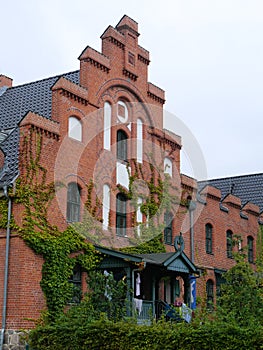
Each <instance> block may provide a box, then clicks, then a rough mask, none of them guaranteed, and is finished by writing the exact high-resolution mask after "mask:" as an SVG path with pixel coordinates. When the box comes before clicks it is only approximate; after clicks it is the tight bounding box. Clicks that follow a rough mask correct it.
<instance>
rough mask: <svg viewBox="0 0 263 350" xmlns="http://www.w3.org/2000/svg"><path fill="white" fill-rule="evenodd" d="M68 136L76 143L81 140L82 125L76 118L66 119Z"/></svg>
mask: <svg viewBox="0 0 263 350" xmlns="http://www.w3.org/2000/svg"><path fill="white" fill-rule="evenodd" d="M68 136H69V137H71V138H72V139H74V140H78V141H81V139H82V125H81V122H80V120H79V119H78V118H76V117H69V119H68Z"/></svg>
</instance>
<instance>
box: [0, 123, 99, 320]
mask: <svg viewBox="0 0 263 350" xmlns="http://www.w3.org/2000/svg"><path fill="white" fill-rule="evenodd" d="M23 144H24V145H23V146H24V147H23V150H24V152H23V154H22V155H21V163H22V166H21V168H22V173H23V175H24V176H23V177H21V178H20V179H19V180H18V181H17V183H16V189H15V191H14V193H10V196H12V197H13V201H14V202H15V203H16V204H17V205H21V208H24V212H23V220H22V225H21V226H18V225H15V224H14V223H13V226H12V227H13V228H16V230H17V232H18V233H19V234H20V236H21V237H22V238H23V239H24V241H25V242H26V243H27V245H28V246H29V247H30V248H31V249H32V250H33V251H34V252H35V253H36V254H39V255H41V256H42V257H43V258H44V263H43V266H42V280H41V283H40V285H41V288H42V290H43V292H44V295H45V298H46V303H47V308H48V311H47V313H46V317H45V319H48V320H49V321H54V320H55V319H56V318H57V317H58V315H60V314H61V313H62V312H63V310H64V308H65V306H66V304H67V303H68V302H69V301H70V300H71V299H72V296H73V292H74V290H73V289H74V288H73V284H72V283H70V282H69V278H70V276H71V275H72V271H73V268H74V266H75V265H76V264H79V265H80V266H82V267H83V269H85V270H87V271H89V270H90V269H93V268H94V267H95V265H96V264H97V262H98V260H99V257H98V255H97V254H96V253H95V250H94V247H93V246H92V245H91V244H89V243H87V242H86V241H85V237H84V236H82V235H81V234H80V233H79V232H77V231H76V230H74V229H73V228H72V227H68V228H67V229H66V230H65V231H64V232H60V231H59V230H58V228H57V227H56V226H54V225H51V224H50V223H49V221H48V219H47V210H48V206H49V203H50V201H51V200H52V199H53V198H54V195H55V188H56V186H55V184H54V183H47V181H46V173H47V171H46V169H45V168H44V167H43V166H41V165H40V158H41V148H42V135H41V134H40V133H38V132H33V131H32V130H30V133H29V135H28V136H27V137H24V140H23ZM57 185H58V184H57ZM0 203H1V205H3V206H4V205H5V206H6V207H5V209H4V210H3V213H2V217H3V218H4V216H5V214H6V211H7V203H6V200H5V201H4V200H1V202H0ZM6 216H7V215H6ZM3 220H4V219H3ZM3 220H2V222H1V217H0V225H1V224H2V225H6V223H5V222H4V221H3Z"/></svg>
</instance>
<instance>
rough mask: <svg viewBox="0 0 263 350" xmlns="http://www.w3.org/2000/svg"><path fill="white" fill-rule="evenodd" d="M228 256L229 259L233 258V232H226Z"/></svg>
mask: <svg viewBox="0 0 263 350" xmlns="http://www.w3.org/2000/svg"><path fill="white" fill-rule="evenodd" d="M226 255H227V257H228V258H233V232H232V231H231V230H227V231H226Z"/></svg>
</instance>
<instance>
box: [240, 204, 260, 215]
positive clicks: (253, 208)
mask: <svg viewBox="0 0 263 350" xmlns="http://www.w3.org/2000/svg"><path fill="white" fill-rule="evenodd" d="M241 210H242V211H243V212H246V213H249V214H252V215H256V216H258V215H259V213H260V209H259V206H258V205H256V204H254V203H252V202H250V201H248V202H247V203H245V204H244V205H243V206H242V208H241Z"/></svg>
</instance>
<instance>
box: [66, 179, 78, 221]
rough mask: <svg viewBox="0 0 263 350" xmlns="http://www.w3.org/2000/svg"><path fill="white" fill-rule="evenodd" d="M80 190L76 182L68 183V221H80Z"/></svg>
mask: <svg viewBox="0 0 263 350" xmlns="http://www.w3.org/2000/svg"><path fill="white" fill-rule="evenodd" d="M80 192H81V189H80V187H79V185H78V184H77V183H76V182H70V183H69V184H68V191H67V221H68V222H78V221H80Z"/></svg>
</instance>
